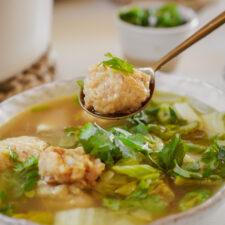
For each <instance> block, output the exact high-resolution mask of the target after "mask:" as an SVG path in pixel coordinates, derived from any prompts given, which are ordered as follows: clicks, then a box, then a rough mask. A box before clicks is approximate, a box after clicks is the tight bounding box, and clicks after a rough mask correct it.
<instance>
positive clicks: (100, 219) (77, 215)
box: [54, 208, 134, 225]
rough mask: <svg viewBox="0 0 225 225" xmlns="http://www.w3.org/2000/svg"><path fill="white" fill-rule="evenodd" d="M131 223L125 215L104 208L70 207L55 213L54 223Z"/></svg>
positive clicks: (101, 224) (118, 224) (70, 224)
mask: <svg viewBox="0 0 225 225" xmlns="http://www.w3.org/2000/svg"><path fill="white" fill-rule="evenodd" d="M62 224H63V225H106V224H107V225H133V224H134V223H132V222H131V221H130V220H129V219H128V218H127V217H126V216H125V215H120V214H117V213H115V212H112V211H110V210H107V209H104V208H88V209H72V210H66V211H61V212H58V213H56V215H55V223H54V225H62Z"/></svg>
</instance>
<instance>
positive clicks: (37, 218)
mask: <svg viewBox="0 0 225 225" xmlns="http://www.w3.org/2000/svg"><path fill="white" fill-rule="evenodd" d="M13 217H14V218H16V219H26V220H30V221H32V222H35V223H39V224H45V225H48V224H49V225H50V224H52V223H53V216H52V215H51V214H50V213H47V212H38V211H31V212H28V213H17V214H14V215H13Z"/></svg>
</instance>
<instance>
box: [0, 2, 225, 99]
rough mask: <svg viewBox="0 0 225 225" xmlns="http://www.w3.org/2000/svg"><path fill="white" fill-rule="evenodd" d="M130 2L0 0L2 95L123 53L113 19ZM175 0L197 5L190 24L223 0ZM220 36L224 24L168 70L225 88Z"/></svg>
mask: <svg viewBox="0 0 225 225" xmlns="http://www.w3.org/2000/svg"><path fill="white" fill-rule="evenodd" d="M146 1H147V0H146ZM22 2H23V3H22ZM35 2H36V3H35ZM131 2H133V3H138V2H139V1H138V0H136V1H131V0H55V1H51V0H22V1H20V4H18V1H17V0H1V1H0V21H1V22H0V31H1V34H2V35H1V37H0V100H3V99H4V98H6V97H9V96H11V95H13V94H15V93H17V92H20V91H23V90H25V89H28V88H30V87H33V86H36V85H39V84H42V83H45V82H49V81H51V80H53V79H71V78H72V79H75V78H76V77H80V76H85V75H86V74H87V68H88V66H89V65H90V64H93V63H96V62H98V61H100V60H102V58H103V56H104V54H105V53H106V52H111V53H112V54H114V55H116V56H121V57H123V56H124V54H123V51H122V47H121V41H120V39H119V35H118V30H117V29H116V26H115V22H116V17H117V14H118V10H119V8H120V7H121V5H123V4H127V3H131ZM147 2H151V0H149V1H147ZM155 2H157V1H155ZM165 2H166V0H165ZM176 2H178V3H180V4H184V5H186V6H188V7H190V8H193V9H194V10H195V11H196V13H197V17H198V19H199V24H198V26H197V27H195V29H194V30H196V29H198V28H200V27H201V26H203V25H204V24H206V23H207V22H208V21H209V20H210V19H212V18H213V17H215V16H217V15H218V14H219V13H221V12H222V11H224V9H225V0H177V1H176ZM25 6H26V7H25ZM20 7H21V8H20ZM7 9H8V11H7ZM18 11H20V12H18ZM9 18H10V19H9ZM194 30H193V31H192V33H193V32H194ZM224 41H225V26H224V25H223V26H222V27H220V28H219V29H218V30H216V31H215V32H214V33H212V34H211V35H210V36H208V37H206V38H205V39H204V40H202V41H200V42H199V43H197V44H196V45H194V46H192V47H191V48H190V49H189V50H187V51H186V52H185V53H183V54H182V58H181V60H180V61H179V62H178V64H177V66H176V68H174V69H173V70H172V71H170V73H172V74H177V75H179V76H187V77H190V78H198V79H201V80H202V81H207V82H209V83H211V84H213V85H215V86H217V87H218V88H220V89H223V90H225V42H224ZM17 50H18V51H17ZM149 54H151V52H149ZM20 61H21V62H20ZM168 79H169V76H168Z"/></svg>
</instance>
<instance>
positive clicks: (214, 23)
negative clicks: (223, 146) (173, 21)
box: [79, 11, 225, 120]
mask: <svg viewBox="0 0 225 225" xmlns="http://www.w3.org/2000/svg"><path fill="white" fill-rule="evenodd" d="M224 23H225V11H224V12H222V13H221V14H220V15H219V16H217V17H216V18H214V19H213V20H211V21H210V22H209V23H208V24H206V25H205V26H204V27H202V28H201V29H199V30H198V31H197V32H196V33H194V34H193V35H192V36H191V37H189V38H188V39H186V40H185V41H184V42H183V43H181V44H180V45H178V46H177V47H176V48H174V49H173V50H172V51H170V52H169V53H168V54H167V55H165V56H164V57H163V58H161V59H160V60H159V61H158V62H157V63H156V64H155V65H154V66H152V67H145V68H139V70H141V71H143V72H145V73H147V74H149V75H150V76H151V81H150V84H149V89H150V96H149V98H148V99H147V100H146V101H145V102H143V103H142V106H141V107H140V108H139V109H138V110H136V111H135V112H132V113H127V114H121V113H118V114H116V113H114V114H101V113H98V112H96V111H95V110H90V109H87V108H86V107H85V102H84V93H83V90H81V92H80V97H79V101H80V105H81V107H82V108H83V109H84V110H85V111H86V112H88V113H89V114H91V115H92V116H95V117H98V118H101V119H107V120H120V119H125V118H127V117H131V116H133V115H135V114H137V113H139V112H140V111H142V110H143V109H144V108H145V107H146V106H147V105H148V103H149V102H150V101H151V98H152V96H153V93H154V88H155V79H154V76H155V72H156V71H157V70H159V69H160V68H161V67H162V66H163V65H165V64H166V63H167V62H169V61H170V60H171V59H173V58H174V57H176V56H177V55H179V54H180V53H182V52H183V51H184V50H186V49H187V48H189V47H190V46H192V45H193V44H194V43H196V42H197V41H199V40H201V39H202V38H204V37H205V36H207V35H208V34H210V33H211V32H213V31H214V30H215V29H217V28H218V27H219V26H221V25H223V24H224Z"/></svg>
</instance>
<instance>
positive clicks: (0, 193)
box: [0, 190, 7, 203]
mask: <svg viewBox="0 0 225 225" xmlns="http://www.w3.org/2000/svg"><path fill="white" fill-rule="evenodd" d="M0 199H1V203H4V202H6V199H7V196H6V193H5V191H4V190H2V191H0Z"/></svg>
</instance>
